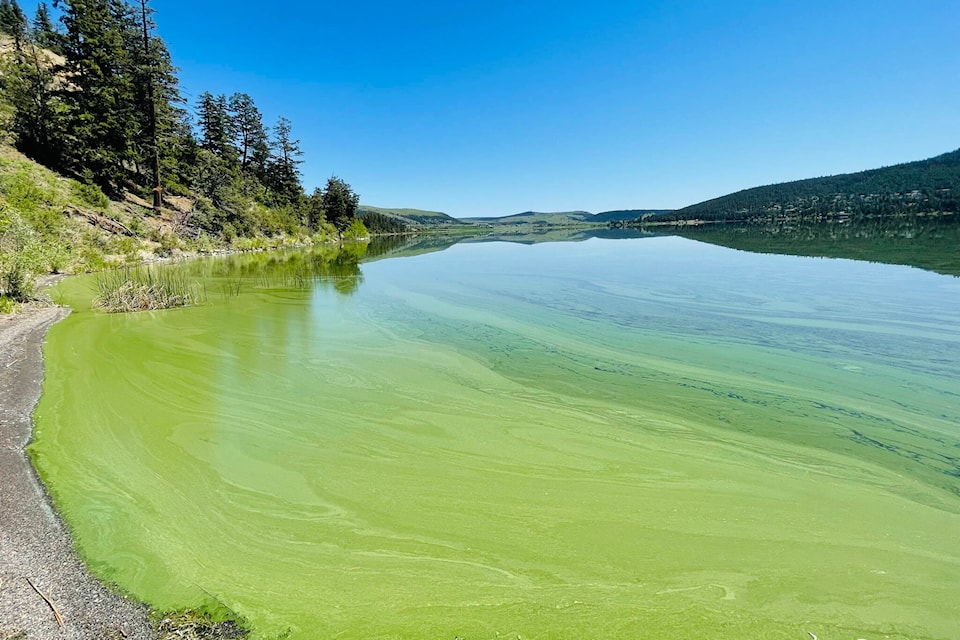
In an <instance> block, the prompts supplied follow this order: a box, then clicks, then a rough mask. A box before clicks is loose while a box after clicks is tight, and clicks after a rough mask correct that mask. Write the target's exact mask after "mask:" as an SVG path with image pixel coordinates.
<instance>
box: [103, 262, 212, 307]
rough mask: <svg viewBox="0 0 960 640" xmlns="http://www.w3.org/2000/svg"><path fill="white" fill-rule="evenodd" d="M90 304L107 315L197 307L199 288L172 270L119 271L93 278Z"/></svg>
mask: <svg viewBox="0 0 960 640" xmlns="http://www.w3.org/2000/svg"><path fill="white" fill-rule="evenodd" d="M97 289H98V294H97V297H96V298H94V300H93V304H94V306H95V307H96V308H98V309H100V310H101V311H106V312H107V313H128V312H132V311H156V310H158V309H172V308H174V307H186V306H190V305H193V304H199V303H201V302H203V301H204V299H205V296H204V293H203V289H201V287H200V286H199V285H198V284H196V283H194V282H191V281H190V280H189V279H188V278H187V277H186V275H185V274H183V273H181V272H179V271H177V270H176V269H149V268H136V269H121V270H117V271H110V272H107V273H104V274H102V275H100V277H99V278H97Z"/></svg>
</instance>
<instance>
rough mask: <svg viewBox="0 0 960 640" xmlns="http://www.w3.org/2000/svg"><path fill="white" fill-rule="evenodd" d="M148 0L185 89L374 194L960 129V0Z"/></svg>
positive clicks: (452, 190) (414, 195)
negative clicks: (276, 124) (242, 111)
mask: <svg viewBox="0 0 960 640" xmlns="http://www.w3.org/2000/svg"><path fill="white" fill-rule="evenodd" d="M35 4H36V3H35V2H33V1H29V0H26V1H25V0H21V6H23V7H24V9H25V10H26V11H28V12H29V13H30V15H32V13H33V7H34V6H35ZM150 4H151V6H153V7H154V9H156V11H157V15H156V20H157V23H158V25H159V34H160V35H161V36H162V37H163V38H164V39H165V40H166V42H167V44H168V46H169V48H170V51H171V54H172V56H173V59H174V63H175V64H176V65H177V66H179V67H180V69H181V72H180V78H181V83H182V89H183V92H184V95H185V96H187V97H188V98H190V99H191V100H194V99H195V98H196V97H197V96H199V95H200V94H201V93H202V92H203V91H210V92H212V93H215V94H216V93H226V94H230V93H233V92H246V93H249V94H250V95H251V96H253V98H254V100H255V101H256V103H257V105H258V106H259V107H260V108H261V110H262V111H263V112H264V114H265V115H266V117H267V120H268V122H272V121H274V120H275V119H276V117H277V116H279V115H285V116H287V117H288V118H290V119H291V120H292V121H293V125H294V134H295V136H296V137H298V138H299V139H300V140H301V142H302V146H303V150H304V152H305V158H304V159H305V162H304V164H303V167H302V169H303V177H304V183H305V185H306V186H307V188H308V189H312V188H313V187H314V186H318V185H321V184H323V183H324V182H325V181H326V178H327V177H329V176H330V175H332V174H336V175H338V176H340V177H342V178H344V179H345V180H347V181H348V182H350V183H351V184H352V185H353V186H354V188H355V190H357V191H358V192H359V193H360V194H361V197H362V201H363V202H364V203H366V204H371V205H378V206H389V207H401V206H405V207H416V208H422V209H434V210H441V211H446V212H448V213H451V214H453V215H458V216H479V215H506V214H510V213H515V212H519V211H524V210H528V209H534V210H540V211H558V210H574V209H585V210H589V211H594V212H598V211H603V210H609V209H622V208H675V207H681V206H684V205H688V204H693V203H696V202H699V201H701V200H705V199H707V198H711V197H715V196H719V195H723V194H725V193H728V192H731V191H736V190H738V189H743V188H747V187H751V186H756V185H760V184H768V183H771V182H780V181H785V180H793V179H799V178H806V177H812V176H818V175H826V174H833V173H843V172H848V171H856V170H860V169H867V168H873V167H877V166H883V165H888V164H895V163H898V162H905V161H910V160H918V159H922V158H926V157H930V156H933V155H937V154H939V153H943V152H946V151H950V150H953V149H956V148H958V147H960V44H958V41H960V36H958V34H960V1H958V0H909V1H888V0H871V1H860V0H837V1H834V2H820V1H817V0H806V1H804V2H778V1H776V0H762V1H760V0H742V1H737V2H723V1H719V0H717V1H712V2H706V1H681V0H674V1H669V2H668V1H662V2H661V1H657V2H644V1H642V0H631V1H621V0H595V1H593V2H586V1H578V2H569V1H566V0H553V1H550V2H547V1H536V2H534V1H530V0H505V1H501V0H459V1H454V2H450V1H447V2H407V3H400V2H382V1H368V2H362V1H361V2H358V1H347V2H336V1H333V2H317V1H306V0H274V1H273V2H263V1H258V2H249V1H246V0H197V1H191V2H188V1H186V0H151V2H150Z"/></svg>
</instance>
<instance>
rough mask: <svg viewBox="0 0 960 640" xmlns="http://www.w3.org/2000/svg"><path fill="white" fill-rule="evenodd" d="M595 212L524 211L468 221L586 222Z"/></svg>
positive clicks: (504, 222) (544, 223)
mask: <svg viewBox="0 0 960 640" xmlns="http://www.w3.org/2000/svg"><path fill="white" fill-rule="evenodd" d="M592 218H593V214H592V213H590V212H589V211H556V212H552V213H545V212H542V211H524V212H523V213H515V214H513V215H510V216H503V217H499V218H468V219H467V221H468V222H479V223H484V224H511V225H512V224H535V225H542V226H547V225H551V226H556V225H571V224H584V223H588V222H590V221H591V219H592Z"/></svg>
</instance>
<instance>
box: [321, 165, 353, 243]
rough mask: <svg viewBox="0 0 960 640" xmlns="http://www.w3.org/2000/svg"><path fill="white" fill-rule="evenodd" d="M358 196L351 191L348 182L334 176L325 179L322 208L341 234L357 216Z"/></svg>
mask: <svg viewBox="0 0 960 640" xmlns="http://www.w3.org/2000/svg"><path fill="white" fill-rule="evenodd" d="M359 206H360V196H359V195H358V194H356V193H354V192H353V189H352V188H351V187H350V185H349V184H347V183H346V182H344V181H343V180H341V179H340V178H338V177H336V176H332V177H331V178H330V179H329V180H327V186H326V188H325V189H324V190H323V210H324V213H325V215H326V218H327V220H329V221H330V222H332V223H333V224H334V226H335V227H336V228H337V231H338V232H339V233H340V234H341V235H342V234H343V232H344V230H345V229H346V228H347V227H349V226H350V225H351V224H352V223H353V221H354V219H355V218H356V217H357V207H359Z"/></svg>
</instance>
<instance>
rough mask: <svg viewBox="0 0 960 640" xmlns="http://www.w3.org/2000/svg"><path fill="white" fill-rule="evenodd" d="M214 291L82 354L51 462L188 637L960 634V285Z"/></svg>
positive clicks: (322, 264)
mask: <svg viewBox="0 0 960 640" xmlns="http://www.w3.org/2000/svg"><path fill="white" fill-rule="evenodd" d="M348 258H349V257H348ZM191 268H192V269H193V270H194V272H195V274H196V275H197V277H201V278H203V281H204V283H205V286H206V289H207V292H208V302H207V304H206V305H204V306H201V307H196V308H190V309H180V310H173V311H167V312H158V313H146V314H134V315H124V316H107V315H102V314H96V313H91V312H89V311H81V312H79V313H76V314H74V315H72V316H71V317H70V318H68V319H67V320H66V321H64V322H63V323H61V324H59V325H57V326H56V327H55V328H54V329H53V331H52V332H51V334H50V338H49V341H48V344H47V346H46V356H47V358H48V373H47V380H46V383H45V393H44V396H43V398H42V400H41V404H40V406H39V407H38V410H37V442H36V443H35V444H34V445H33V449H32V453H33V455H34V458H35V461H36V463H37V465H38V468H39V469H40V472H41V474H42V475H43V477H44V478H45V480H46V481H47V482H48V485H49V486H50V487H51V491H52V494H53V495H54V498H55V501H56V504H57V506H58V507H59V508H60V510H61V511H62V513H63V514H64V517H65V518H66V520H67V521H68V523H69V524H70V526H71V528H72V529H73V531H74V534H75V536H76V540H77V544H78V547H79V548H80V550H81V553H82V554H83V555H84V557H85V558H86V559H88V561H89V562H90V563H91V564H92V566H93V568H94V570H95V571H96V572H97V573H98V575H100V576H101V577H103V578H106V579H108V580H111V581H115V582H117V583H118V584H119V585H120V586H121V587H122V588H124V589H127V590H129V591H130V592H131V593H133V594H134V595H136V596H137V597H139V598H143V599H145V600H146V601H148V602H149V603H150V604H152V605H154V606H156V607H159V608H171V607H182V606H187V605H190V606H217V603H218V602H219V603H222V604H223V605H226V606H227V607H229V608H230V609H232V610H234V611H236V612H238V613H240V614H242V615H243V616H246V617H247V618H248V619H249V621H250V622H251V623H252V624H253V625H254V627H255V628H256V630H257V632H258V633H259V634H260V635H261V636H262V637H270V636H276V635H279V634H283V633H286V632H289V637H291V638H318V637H344V638H454V637H455V636H460V637H461V638H466V639H474V638H491V639H492V638H497V637H503V638H514V637H516V636H518V635H519V636H521V637H523V638H613V637H623V638H627V637H629V638H651V639H652V638H657V639H670V638H678V639H679V638H703V637H709V638H801V637H808V636H806V633H807V632H812V633H815V634H817V635H818V636H819V637H821V638H830V639H834V638H851V639H856V638H867V639H872V638H938V639H939V638H943V639H947V638H954V637H956V631H957V628H958V621H960V600H958V599H957V598H956V588H957V584H960V545H957V540H958V539H960V433H958V427H957V425H958V424H960V328H958V325H957V322H956V321H957V319H958V318H960V279H958V278H953V277H949V276H942V275H937V274H933V273H928V272H924V271H920V270H917V269H913V268H909V267H897V266H887V265H880V264H869V263H860V262H852V261H847V260H830V259H811V258H801V257H790V256H771V255H757V254H750V253H744V252H739V251H733V250H730V249H726V248H721V247H716V246H711V245H707V244H702V243H698V242H694V241H691V240H686V239H681V238H642V239H636V240H626V241H612V240H600V239H592V240H588V241H585V242H579V243H555V244H538V245H535V246H523V245H516V244H505V243H485V244H459V245H456V246H454V247H451V248H450V249H448V250H446V251H442V252H437V253H429V254H424V255H416V256H411V257H401V258H391V259H385V260H380V261H376V262H370V263H367V264H363V265H361V266H359V267H358V266H357V265H356V264H355V263H354V262H353V261H352V260H351V259H343V258H341V259H339V261H331V260H330V257H329V256H318V255H314V254H281V255H279V256H270V257H268V256H253V257H242V258H233V259H229V260H220V261H205V262H202V263H198V264H196V265H194V266H193V267H191ZM361 270H362V273H361ZM65 287H66V290H65V294H64V295H65V296H66V297H68V298H70V299H71V300H78V301H80V300H83V299H84V297H85V296H86V297H87V298H89V295H90V294H89V281H86V282H85V281H84V280H82V279H75V280H72V281H69V282H67V283H65ZM77 304H78V306H82V305H80V303H79V302H78V303H77Z"/></svg>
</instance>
